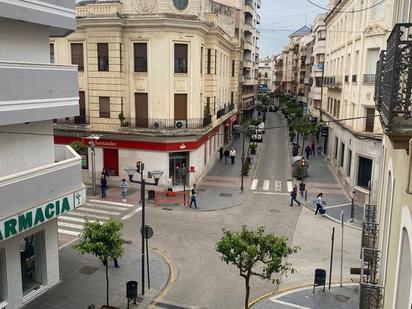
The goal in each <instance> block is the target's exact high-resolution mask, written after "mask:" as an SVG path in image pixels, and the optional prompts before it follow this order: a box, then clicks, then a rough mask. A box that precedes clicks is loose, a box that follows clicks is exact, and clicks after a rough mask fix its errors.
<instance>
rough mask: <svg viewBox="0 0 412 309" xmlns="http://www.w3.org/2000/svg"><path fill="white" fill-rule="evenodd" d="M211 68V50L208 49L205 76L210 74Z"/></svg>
mask: <svg viewBox="0 0 412 309" xmlns="http://www.w3.org/2000/svg"><path fill="white" fill-rule="evenodd" d="M211 66H212V50H211V49H210V48H208V49H207V74H211Z"/></svg>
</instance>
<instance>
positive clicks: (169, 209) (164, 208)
mask: <svg viewBox="0 0 412 309" xmlns="http://www.w3.org/2000/svg"><path fill="white" fill-rule="evenodd" d="M162 209H163V210H168V211H172V210H173V209H171V208H166V207H163V208H162Z"/></svg>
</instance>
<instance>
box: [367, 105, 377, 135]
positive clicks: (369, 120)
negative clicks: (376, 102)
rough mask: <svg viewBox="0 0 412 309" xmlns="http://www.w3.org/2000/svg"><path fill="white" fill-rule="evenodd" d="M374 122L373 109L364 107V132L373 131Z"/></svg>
mask: <svg viewBox="0 0 412 309" xmlns="http://www.w3.org/2000/svg"><path fill="white" fill-rule="evenodd" d="M374 122H375V109H374V108H367V109H366V124H365V131H366V132H373V128H374Z"/></svg>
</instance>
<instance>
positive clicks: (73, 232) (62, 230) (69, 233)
mask: <svg viewBox="0 0 412 309" xmlns="http://www.w3.org/2000/svg"><path fill="white" fill-rule="evenodd" d="M58 230H59V233H61V234H66V235H72V236H79V235H80V234H81V232H75V231H70V230H65V229H58Z"/></svg>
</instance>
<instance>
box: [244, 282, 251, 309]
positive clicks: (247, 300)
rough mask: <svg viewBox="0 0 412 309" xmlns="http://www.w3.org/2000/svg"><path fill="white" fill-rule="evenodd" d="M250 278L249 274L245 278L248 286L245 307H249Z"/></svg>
mask: <svg viewBox="0 0 412 309" xmlns="http://www.w3.org/2000/svg"><path fill="white" fill-rule="evenodd" d="M249 278H250V277H249V276H248V277H246V278H245V287H246V295H245V309H249V293H250V285H249Z"/></svg>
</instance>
